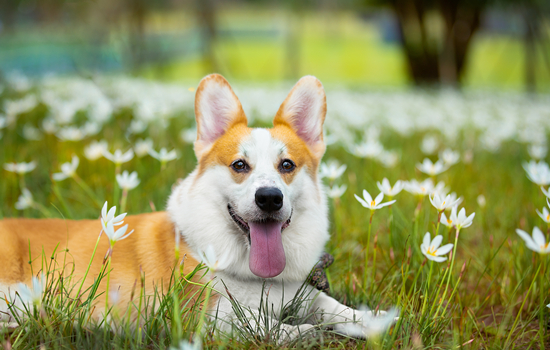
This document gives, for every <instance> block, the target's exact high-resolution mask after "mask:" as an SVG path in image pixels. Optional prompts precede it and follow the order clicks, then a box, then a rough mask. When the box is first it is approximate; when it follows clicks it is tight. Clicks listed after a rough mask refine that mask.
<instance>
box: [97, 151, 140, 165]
mask: <svg viewBox="0 0 550 350" xmlns="http://www.w3.org/2000/svg"><path fill="white" fill-rule="evenodd" d="M103 156H104V157H105V158H107V159H109V160H110V161H111V162H113V163H115V164H116V165H120V164H123V163H126V162H129V161H131V160H132V158H134V151H132V149H131V148H130V149H129V150H128V151H126V153H122V151H121V150H119V149H117V150H116V151H115V152H114V153H112V154H111V153H110V152H109V151H105V152H103Z"/></svg>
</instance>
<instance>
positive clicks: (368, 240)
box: [363, 210, 374, 287]
mask: <svg viewBox="0 0 550 350" xmlns="http://www.w3.org/2000/svg"><path fill="white" fill-rule="evenodd" d="M373 216H374V210H371V212H370V220H369V233H368V234H367V246H366V247H365V270H364V273H363V283H364V284H365V287H366V285H367V271H368V267H369V247H370V233H371V230H372V217H373Z"/></svg>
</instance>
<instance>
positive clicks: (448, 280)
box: [434, 227, 460, 318]
mask: <svg viewBox="0 0 550 350" xmlns="http://www.w3.org/2000/svg"><path fill="white" fill-rule="evenodd" d="M459 234H460V229H459V228H458V227H457V228H456V236H455V244H454V246H453V257H452V258H451V266H449V274H448V275H447V283H446V284H445V291H444V292H443V296H442V297H441V299H440V301H439V305H438V307H437V310H436V312H435V316H434V318H437V315H439V310H440V309H441V305H442V304H443V301H444V300H445V297H446V296H447V290H448V289H449V283H450V282H451V276H452V274H453V273H452V272H453V266H454V263H455V257H456V246H457V243H458V235H459Z"/></svg>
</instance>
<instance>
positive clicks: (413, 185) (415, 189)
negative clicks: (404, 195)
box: [403, 179, 434, 196]
mask: <svg viewBox="0 0 550 350" xmlns="http://www.w3.org/2000/svg"><path fill="white" fill-rule="evenodd" d="M403 185H404V189H405V191H407V192H409V193H411V194H413V195H415V196H425V195H428V194H431V193H432V192H433V191H434V183H433V181H432V179H426V180H424V181H422V182H418V181H417V180H414V179H413V180H411V181H405V182H404V183H403Z"/></svg>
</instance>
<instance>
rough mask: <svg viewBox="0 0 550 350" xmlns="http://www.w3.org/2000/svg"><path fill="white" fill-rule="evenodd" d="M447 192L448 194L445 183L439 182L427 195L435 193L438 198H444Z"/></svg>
mask: <svg viewBox="0 0 550 350" xmlns="http://www.w3.org/2000/svg"><path fill="white" fill-rule="evenodd" d="M424 182H426V180H424ZM448 192H449V189H448V188H447V187H445V182H443V181H439V182H438V183H437V185H435V186H434V187H433V189H432V190H431V192H430V193H429V194H434V193H437V194H439V195H440V196H445V195H447V193H448Z"/></svg>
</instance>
